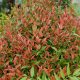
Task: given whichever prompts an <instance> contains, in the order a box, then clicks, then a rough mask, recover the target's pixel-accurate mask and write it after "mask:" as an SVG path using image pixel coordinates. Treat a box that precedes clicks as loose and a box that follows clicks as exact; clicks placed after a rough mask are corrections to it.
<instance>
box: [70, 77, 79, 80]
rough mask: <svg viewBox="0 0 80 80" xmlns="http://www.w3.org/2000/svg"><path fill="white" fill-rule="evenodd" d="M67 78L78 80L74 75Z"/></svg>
mask: <svg viewBox="0 0 80 80" xmlns="http://www.w3.org/2000/svg"><path fill="white" fill-rule="evenodd" d="M69 78H70V80H79V78H78V77H75V76H72V77H71V76H70V77H69Z"/></svg>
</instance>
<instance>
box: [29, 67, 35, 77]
mask: <svg viewBox="0 0 80 80" xmlns="http://www.w3.org/2000/svg"><path fill="white" fill-rule="evenodd" d="M30 74H31V77H34V75H35V73H34V67H32V68H31V71H30Z"/></svg>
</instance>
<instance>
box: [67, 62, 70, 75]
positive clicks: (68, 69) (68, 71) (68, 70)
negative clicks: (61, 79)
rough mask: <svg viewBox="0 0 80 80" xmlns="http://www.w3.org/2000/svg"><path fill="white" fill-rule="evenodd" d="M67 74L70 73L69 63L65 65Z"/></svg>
mask: <svg viewBox="0 0 80 80" xmlns="http://www.w3.org/2000/svg"><path fill="white" fill-rule="evenodd" d="M67 75H68V76H69V75H70V67H69V63H68V65H67Z"/></svg>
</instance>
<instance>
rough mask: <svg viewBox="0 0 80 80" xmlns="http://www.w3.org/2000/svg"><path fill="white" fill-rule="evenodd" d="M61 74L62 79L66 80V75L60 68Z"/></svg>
mask: <svg viewBox="0 0 80 80" xmlns="http://www.w3.org/2000/svg"><path fill="white" fill-rule="evenodd" d="M60 74H61V77H62V78H63V79H65V75H64V73H63V70H62V69H61V68H60Z"/></svg>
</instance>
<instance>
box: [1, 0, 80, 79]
mask: <svg viewBox="0 0 80 80" xmlns="http://www.w3.org/2000/svg"><path fill="white" fill-rule="evenodd" d="M9 20H10V22H8V23H6V25H4V32H3V33H2V35H3V37H2V38H0V77H1V78H0V79H2V80H5V79H6V80H11V79H12V80H16V79H21V80H23V79H24V80H26V79H27V80H28V79H34V80H45V79H46V80H50V79H52V80H53V78H54V72H55V75H56V74H59V73H58V72H59V71H60V68H62V69H63V68H65V67H66V66H67V64H68V63H69V64H70V68H71V73H72V72H73V71H74V70H75V69H77V68H79V65H78V64H79V60H80V55H79V53H80V32H79V30H80V24H79V22H78V20H77V19H76V18H75V17H74V16H73V15H71V14H70V12H69V11H68V9H66V10H64V11H62V10H61V9H60V8H56V7H55V5H53V2H52V1H50V0H40V1H39V0H33V1H32V2H31V1H30V0H29V1H28V2H27V3H26V5H24V4H23V5H22V7H21V8H19V9H18V8H16V7H14V9H13V11H12V14H11V17H9ZM65 69H66V68H65ZM65 76H66V75H65Z"/></svg>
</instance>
